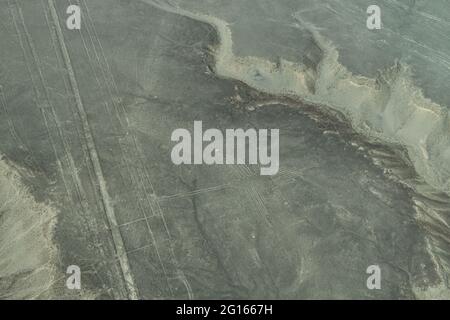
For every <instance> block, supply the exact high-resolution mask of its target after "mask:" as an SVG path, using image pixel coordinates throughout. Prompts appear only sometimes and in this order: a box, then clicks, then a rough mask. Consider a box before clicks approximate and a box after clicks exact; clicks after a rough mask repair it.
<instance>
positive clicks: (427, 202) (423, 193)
mask: <svg viewBox="0 0 450 320" xmlns="http://www.w3.org/2000/svg"><path fill="white" fill-rule="evenodd" d="M141 1H143V2H145V3H148V4H151V5H153V6H155V7H157V8H159V9H161V10H164V11H166V12H170V13H174V14H178V15H182V16H185V17H189V18H191V19H194V20H197V21H201V22H204V23H207V24H210V25H212V26H213V27H214V28H215V29H216V31H217V34H218V37H219V45H218V47H217V48H215V49H214V50H215V51H214V56H215V72H216V74H217V75H218V76H221V77H225V78H231V79H235V80H239V81H242V82H244V83H245V84H247V85H249V86H250V87H253V88H255V89H258V90H260V91H262V92H265V93H269V94H273V95H277V96H292V97H295V98H299V99H301V100H302V101H303V102H305V103H307V104H310V105H317V106H325V107H328V108H331V109H334V110H338V111H339V112H341V113H343V114H344V115H345V116H346V117H347V118H348V120H349V122H350V123H351V125H352V127H353V129H354V130H355V131H356V132H358V133H360V134H362V135H363V136H365V137H367V138H369V139H370V140H372V139H375V140H377V141H379V142H382V143H388V144H390V145H392V144H397V145H400V146H402V147H403V148H405V149H406V150H407V153H408V162H410V163H411V165H412V166H413V167H414V169H415V172H416V173H417V175H418V176H419V177H413V178H411V177H409V176H408V177H406V176H405V175H406V174H409V173H408V172H407V170H406V169H404V168H401V167H399V168H396V169H395V170H393V171H394V174H396V175H398V176H399V177H400V178H404V179H405V180H404V181H403V182H404V183H405V182H406V183H405V184H407V185H408V186H409V187H410V188H412V189H413V191H414V192H415V193H416V195H417V197H418V198H420V197H422V202H420V203H422V206H421V205H420V203H418V202H417V201H416V200H417V199H416V198H415V199H414V201H415V204H416V218H417V220H418V222H419V224H421V225H423V228H424V229H425V230H426V231H427V241H428V246H429V252H430V254H431V255H432V257H433V259H434V261H435V263H436V268H437V269H438V271H440V274H441V275H442V279H441V280H442V282H441V284H439V285H437V286H436V285H433V286H429V287H428V288H424V287H421V288H419V287H414V284H413V287H414V291H415V293H416V296H417V297H418V298H450V289H449V285H450V284H449V283H446V281H448V280H446V276H445V274H447V273H448V272H449V270H450V258H449V254H448V248H449V247H450V238H449V234H450V230H448V225H449V224H450V218H449V217H450V198H449V196H448V195H450V119H449V116H448V108H446V107H445V106H440V105H438V104H437V103H435V102H433V101H431V100H430V99H428V98H426V97H424V95H423V93H422V90H421V89H420V88H418V87H417V86H415V85H414V83H413V80H412V76H411V70H410V68H409V67H408V66H406V65H401V64H399V63H396V64H395V65H394V66H392V67H391V68H389V69H387V70H383V71H381V72H380V73H379V75H378V77H377V78H376V79H371V78H366V77H362V76H357V75H354V74H352V73H351V72H350V71H349V70H348V69H347V68H346V67H345V66H343V65H342V64H340V63H339V61H338V58H339V53H338V51H337V49H336V48H335V47H334V46H333V44H332V43H331V42H330V41H328V40H327V39H325V38H324V37H322V36H321V35H320V33H319V32H317V30H316V28H314V27H313V26H309V25H308V24H307V23H306V22H304V21H302V19H301V18H300V16H295V15H294V18H295V19H296V20H297V21H298V22H299V23H300V24H301V25H302V27H304V28H305V30H308V31H309V32H310V33H311V34H312V36H313V37H314V39H315V44H316V45H317V46H318V47H319V48H320V49H321V51H322V55H323V58H322V59H321V61H320V62H319V63H318V64H317V65H315V66H306V65H303V64H299V63H296V62H291V61H286V60H283V59H280V61H279V62H278V63H274V62H271V61H268V60H265V59H263V58H260V57H253V56H245V57H239V56H236V55H234V53H233V39H232V31H231V28H230V26H229V24H228V23H227V22H226V21H224V20H221V19H219V18H217V17H214V16H210V15H205V14H201V13H196V12H195V13H194V12H190V11H188V10H185V9H183V8H180V7H178V6H175V5H171V4H169V3H168V2H166V1H158V0H141ZM390 157H391V155H388V156H383V154H381V155H379V154H376V155H374V157H373V158H374V160H375V161H378V162H379V164H386V161H388V162H389V161H390V160H389V158H390ZM387 166H388V167H390V166H391V163H390V162H389V163H387ZM414 175H415V174H414Z"/></svg>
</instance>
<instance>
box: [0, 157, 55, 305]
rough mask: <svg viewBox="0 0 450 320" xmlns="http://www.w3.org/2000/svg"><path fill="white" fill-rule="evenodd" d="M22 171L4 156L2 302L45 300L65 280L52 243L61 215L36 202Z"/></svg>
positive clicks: (0, 163) (0, 170)
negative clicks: (59, 279)
mask: <svg viewBox="0 0 450 320" xmlns="http://www.w3.org/2000/svg"><path fill="white" fill-rule="evenodd" d="M22 170H23V169H20V168H14V167H13V166H11V165H9V164H8V163H6V162H5V161H4V160H3V159H2V157H1V156H0V298H1V299H33V298H37V299H39V298H44V299H45V298H50V297H51V296H52V291H53V284H54V283H55V281H58V278H61V276H63V275H59V277H58V276H57V271H56V267H55V266H56V263H55V262H56V257H57V255H56V252H57V249H56V246H55V244H54V243H53V241H52V236H53V230H54V226H55V222H56V216H57V213H56V210H55V209H54V208H52V207H51V206H49V205H48V204H44V203H38V202H37V201H36V200H35V198H34V197H33V195H32V194H31V193H30V192H29V190H28V189H27V187H26V186H25V185H24V184H23V182H22V181H21V180H22V179H21V174H20V173H19V171H20V172H22ZM23 172H25V170H23ZM62 281H64V279H62Z"/></svg>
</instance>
